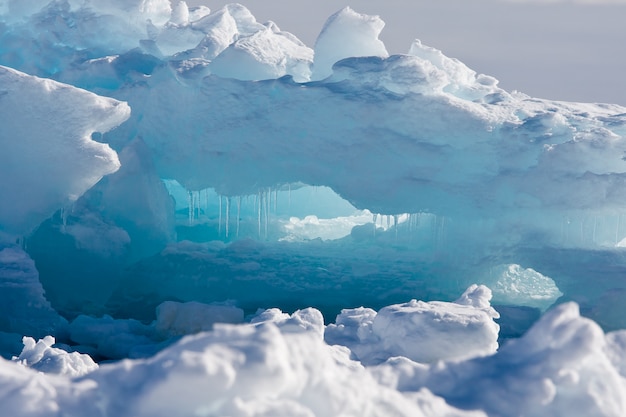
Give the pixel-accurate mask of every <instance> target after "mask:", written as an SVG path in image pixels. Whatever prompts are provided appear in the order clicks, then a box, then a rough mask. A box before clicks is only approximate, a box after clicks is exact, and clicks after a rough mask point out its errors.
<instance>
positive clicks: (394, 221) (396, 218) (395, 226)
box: [393, 214, 398, 242]
mask: <svg viewBox="0 0 626 417" xmlns="http://www.w3.org/2000/svg"><path fill="white" fill-rule="evenodd" d="M393 228H394V229H395V230H396V242H397V241H398V215H397V214H394V215H393Z"/></svg>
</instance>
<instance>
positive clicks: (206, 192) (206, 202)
mask: <svg viewBox="0 0 626 417" xmlns="http://www.w3.org/2000/svg"><path fill="white" fill-rule="evenodd" d="M204 214H206V216H207V217H209V189H208V188H205V189H204Z"/></svg>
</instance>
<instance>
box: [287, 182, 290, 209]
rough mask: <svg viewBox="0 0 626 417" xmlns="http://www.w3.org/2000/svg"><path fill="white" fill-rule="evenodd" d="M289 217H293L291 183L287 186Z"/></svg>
mask: <svg viewBox="0 0 626 417" xmlns="http://www.w3.org/2000/svg"><path fill="white" fill-rule="evenodd" d="M287 215H291V183H289V184H288V185H287Z"/></svg>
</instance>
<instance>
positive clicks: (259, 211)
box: [256, 191, 262, 239]
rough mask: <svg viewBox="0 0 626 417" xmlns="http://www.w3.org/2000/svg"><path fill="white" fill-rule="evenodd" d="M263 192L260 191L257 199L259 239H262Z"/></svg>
mask: <svg viewBox="0 0 626 417" xmlns="http://www.w3.org/2000/svg"><path fill="white" fill-rule="evenodd" d="M261 196H262V194H261V191H259V195H258V197H257V198H256V203H257V204H256V206H257V226H258V228H259V239H261Z"/></svg>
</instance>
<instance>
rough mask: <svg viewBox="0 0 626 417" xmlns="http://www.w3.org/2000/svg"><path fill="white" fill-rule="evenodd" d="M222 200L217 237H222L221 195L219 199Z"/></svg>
mask: <svg viewBox="0 0 626 417" xmlns="http://www.w3.org/2000/svg"><path fill="white" fill-rule="evenodd" d="M219 200H220V203H219V204H220V214H219V217H218V226H217V235H218V236H222V195H221V194H220V197H219Z"/></svg>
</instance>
